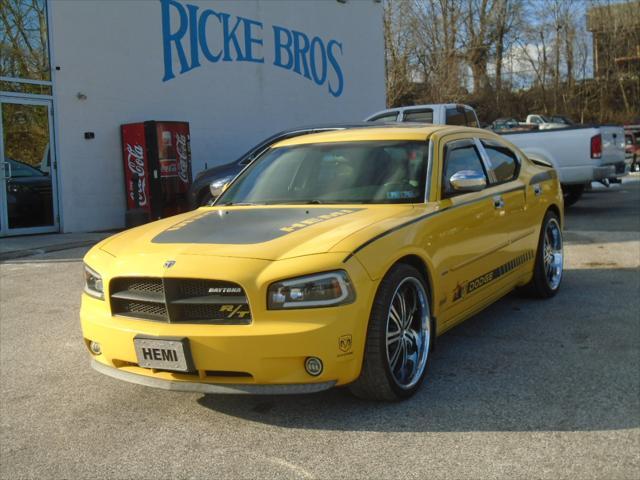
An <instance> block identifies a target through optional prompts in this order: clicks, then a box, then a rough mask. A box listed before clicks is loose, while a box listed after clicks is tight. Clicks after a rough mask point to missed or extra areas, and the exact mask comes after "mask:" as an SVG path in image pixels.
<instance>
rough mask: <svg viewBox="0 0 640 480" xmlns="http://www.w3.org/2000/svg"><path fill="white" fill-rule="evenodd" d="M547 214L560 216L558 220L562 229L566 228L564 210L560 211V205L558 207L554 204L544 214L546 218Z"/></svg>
mask: <svg viewBox="0 0 640 480" xmlns="http://www.w3.org/2000/svg"><path fill="white" fill-rule="evenodd" d="M547 212H553V213H555V214H556V215H557V216H558V219H559V220H560V228H564V218H563V215H562V210H561V209H560V207H558V205H556V204H555V203H552V204H551V205H549V207H548V208H547V210H546V211H545V212H544V214H545V216H546V215H547ZM543 218H544V217H543Z"/></svg>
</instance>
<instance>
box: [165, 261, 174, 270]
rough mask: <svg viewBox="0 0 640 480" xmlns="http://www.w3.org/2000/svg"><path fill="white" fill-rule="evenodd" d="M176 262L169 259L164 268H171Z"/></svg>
mask: <svg viewBox="0 0 640 480" xmlns="http://www.w3.org/2000/svg"><path fill="white" fill-rule="evenodd" d="M175 264H176V261H175V260H167V261H166V262H164V268H171V267H173V266H174V265H175Z"/></svg>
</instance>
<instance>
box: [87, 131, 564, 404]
mask: <svg viewBox="0 0 640 480" xmlns="http://www.w3.org/2000/svg"><path fill="white" fill-rule="evenodd" d="M563 223H564V222H563V210H562V192H561V190H560V184H559V183H558V179H557V175H556V172H555V170H553V168H550V167H547V166H541V165H539V164H537V163H535V162H532V161H530V160H529V159H528V158H527V157H526V156H525V155H523V154H522V152H520V151H519V150H518V149H517V148H515V147H513V146H512V145H511V144H509V143H508V142H506V141H505V140H504V138H502V137H500V136H498V135H496V134H494V133H492V132H489V131H486V130H480V129H476V128H467V127H458V126H455V127H443V126H424V125H416V126H409V125H407V126H406V127H405V128H397V126H380V128H371V129H362V128H349V129H345V130H341V131H332V132H324V133H316V134H310V135H304V136H297V137H294V138H289V139H286V140H283V141H280V142H278V143H277V144H275V145H272V147H271V148H270V149H269V151H267V152H266V153H265V154H264V155H260V157H258V158H257V159H256V160H254V161H253V162H252V163H250V164H249V165H248V167H247V168H246V169H244V170H243V172H242V173H241V174H240V175H239V176H238V177H236V178H235V180H233V181H232V182H231V185H230V186H229V188H228V189H226V190H225V192H224V193H223V194H222V195H221V196H220V197H219V198H218V200H217V201H216V203H215V204H214V205H212V206H211V207H204V208H200V209H198V210H196V211H192V212H188V213H185V214H182V215H180V216H177V217H171V218H166V219H163V220H159V221H157V222H154V223H150V224H147V225H144V226H142V227H138V228H136V229H134V230H129V231H125V232H122V233H120V234H117V235H116V236H114V237H111V238H109V239H107V240H105V241H102V242H100V243H99V244H97V245H96V246H95V247H93V248H92V249H91V250H90V251H89V253H88V254H87V255H86V257H85V258H84V261H85V265H86V266H85V286H84V294H83V295H82V306H81V310H80V318H81V325H82V332H83V337H84V342H85V344H86V346H87V349H88V350H89V352H90V355H91V358H92V366H93V368H95V369H96V370H97V371H99V372H101V373H103V374H105V375H109V376H112V377H114V378H117V379H120V380H123V381H128V382H134V383H139V384H142V385H146V386H148V387H156V388H163V389H169V390H174V391H193V392H199V393H201V394H202V393H263V394H276V393H310V392H317V391H320V390H325V389H328V388H332V387H334V386H340V385H349V386H350V388H351V390H352V392H353V393H354V394H356V395H358V396H360V397H364V398H369V399H376V400H397V399H403V398H407V397H409V396H411V395H412V394H414V393H415V392H416V391H417V390H418V388H419V387H420V385H421V383H422V381H423V380H424V378H425V375H426V372H427V366H428V364H429V362H430V361H431V357H432V355H431V353H432V351H433V347H434V341H435V338H436V335H440V334H442V333H443V332H445V331H447V330H449V329H450V328H452V327H454V326H455V325H457V324H459V323H460V322H462V321H463V320H465V319H466V318H468V317H470V316H471V315H472V314H474V313H476V312H479V311H480V310H482V309H483V308H485V307H486V306H487V305H490V304H491V303H492V302H494V301H495V300H498V299H499V298H501V297H502V296H504V295H506V294H507V293H509V292H510V291H511V290H513V289H515V288H518V287H525V288H527V289H528V290H529V291H530V292H531V293H532V294H534V295H536V296H538V297H540V298H550V297H553V296H554V295H556V294H557V292H558V290H559V288H560V284H561V281H562V276H563V241H562V225H563ZM531 368H535V365H532V366H531Z"/></svg>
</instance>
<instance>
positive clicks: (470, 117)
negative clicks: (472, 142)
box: [464, 108, 479, 128]
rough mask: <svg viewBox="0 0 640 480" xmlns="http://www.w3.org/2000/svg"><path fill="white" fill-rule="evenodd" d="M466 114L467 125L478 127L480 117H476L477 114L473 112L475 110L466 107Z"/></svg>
mask: <svg viewBox="0 0 640 480" xmlns="http://www.w3.org/2000/svg"><path fill="white" fill-rule="evenodd" d="M464 112H465V115H466V116H467V127H473V128H478V127H479V125H478V119H477V118H476V115H475V114H474V113H473V111H471V110H469V109H468V108H465V109H464Z"/></svg>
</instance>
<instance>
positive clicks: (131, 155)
mask: <svg viewBox="0 0 640 480" xmlns="http://www.w3.org/2000/svg"><path fill="white" fill-rule="evenodd" d="M126 148H127V165H128V166H129V171H131V173H132V174H133V175H136V176H137V177H138V185H137V186H136V185H132V188H131V191H130V192H129V197H130V198H131V200H133V201H134V202H136V203H137V204H138V206H140V207H144V206H145V205H146V204H147V192H146V188H145V187H146V184H147V179H146V178H145V174H144V150H143V148H142V145H134V146H131V145H129V144H127V147H126ZM136 187H137V188H136ZM136 190H137V192H136ZM136 193H137V196H138V198H137V201H136Z"/></svg>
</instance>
